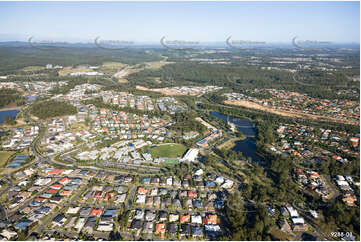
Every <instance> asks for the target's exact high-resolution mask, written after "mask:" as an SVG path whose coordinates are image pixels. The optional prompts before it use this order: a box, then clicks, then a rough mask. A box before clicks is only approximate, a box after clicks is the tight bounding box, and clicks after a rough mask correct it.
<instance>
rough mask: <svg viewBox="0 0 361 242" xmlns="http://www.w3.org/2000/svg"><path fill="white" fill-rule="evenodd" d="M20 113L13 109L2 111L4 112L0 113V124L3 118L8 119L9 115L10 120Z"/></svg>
mask: <svg viewBox="0 0 361 242" xmlns="http://www.w3.org/2000/svg"><path fill="white" fill-rule="evenodd" d="M19 112H20V111H19V110H17V109H15V110H4V111H0V124H2V123H3V118H5V117H9V115H10V116H11V117H12V118H15V117H16V115H17V114H18V113H19Z"/></svg>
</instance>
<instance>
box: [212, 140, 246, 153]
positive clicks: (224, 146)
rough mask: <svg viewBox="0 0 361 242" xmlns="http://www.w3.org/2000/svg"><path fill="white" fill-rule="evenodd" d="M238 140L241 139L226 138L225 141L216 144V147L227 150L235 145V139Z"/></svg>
mask: <svg viewBox="0 0 361 242" xmlns="http://www.w3.org/2000/svg"><path fill="white" fill-rule="evenodd" d="M239 140H242V139H241V138H232V139H229V140H227V141H226V142H224V143H222V144H220V145H218V147H217V148H218V149H226V150H229V149H232V148H233V147H234V146H235V145H236V143H235V142H236V141H239Z"/></svg>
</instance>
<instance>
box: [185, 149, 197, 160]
mask: <svg viewBox="0 0 361 242" xmlns="http://www.w3.org/2000/svg"><path fill="white" fill-rule="evenodd" d="M198 153H199V150H198V149H189V150H188V151H187V153H185V155H184V156H183V158H182V160H183V161H190V162H195V160H196V158H197V156H198Z"/></svg>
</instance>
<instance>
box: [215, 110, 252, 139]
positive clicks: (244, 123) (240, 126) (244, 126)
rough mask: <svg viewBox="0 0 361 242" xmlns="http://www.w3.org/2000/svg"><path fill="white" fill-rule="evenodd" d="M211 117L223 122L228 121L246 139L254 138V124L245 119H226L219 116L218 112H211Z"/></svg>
mask: <svg viewBox="0 0 361 242" xmlns="http://www.w3.org/2000/svg"><path fill="white" fill-rule="evenodd" d="M210 114H211V116H213V117H216V118H219V119H222V120H223V121H226V122H227V121H229V122H231V123H233V124H234V125H235V126H236V127H237V130H239V131H241V132H242V133H243V135H244V136H246V137H256V129H255V128H254V123H253V122H252V121H249V120H247V119H242V118H235V117H228V116H227V115H224V114H221V113H219V112H211V113H210Z"/></svg>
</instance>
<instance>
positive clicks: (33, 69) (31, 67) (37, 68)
mask: <svg viewBox="0 0 361 242" xmlns="http://www.w3.org/2000/svg"><path fill="white" fill-rule="evenodd" d="M44 69H45V67H44V66H27V67H24V68H23V71H40V70H44Z"/></svg>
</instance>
